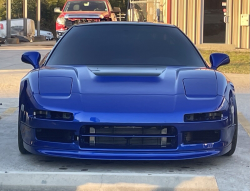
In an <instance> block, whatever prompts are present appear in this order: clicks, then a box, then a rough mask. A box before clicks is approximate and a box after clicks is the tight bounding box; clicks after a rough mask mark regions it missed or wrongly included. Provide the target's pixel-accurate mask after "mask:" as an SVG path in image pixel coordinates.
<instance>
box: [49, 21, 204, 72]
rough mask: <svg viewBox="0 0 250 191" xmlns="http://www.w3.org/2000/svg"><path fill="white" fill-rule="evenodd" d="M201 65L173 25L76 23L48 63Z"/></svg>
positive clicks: (198, 58) (198, 57)
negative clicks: (81, 24)
mask: <svg viewBox="0 0 250 191" xmlns="http://www.w3.org/2000/svg"><path fill="white" fill-rule="evenodd" d="M130 64H131V65H166V66H168V65H169V66H171V65H172V66H174V65H181V66H202V67H204V62H203V60H202V59H201V57H200V56H199V54H198V53H197V51H196V50H195V48H194V47H193V45H192V44H191V43H190V42H189V40H188V39H187V38H186V37H185V36H184V35H183V34H182V33H181V32H180V31H179V30H178V29H177V28H173V27H166V26H165V27H164V26H147V25H120V24H119V25H112V24H107V25H92V26H91V25H86V26H77V27H74V28H72V30H71V31H70V32H69V33H68V34H66V36H65V37H64V38H63V39H62V40H61V42H60V43H59V44H58V46H57V48H56V49H55V51H54V53H53V54H52V55H51V57H50V59H49V61H48V65H130Z"/></svg>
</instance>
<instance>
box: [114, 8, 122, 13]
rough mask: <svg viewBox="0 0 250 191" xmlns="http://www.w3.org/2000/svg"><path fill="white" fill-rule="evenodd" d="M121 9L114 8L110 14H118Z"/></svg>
mask: <svg viewBox="0 0 250 191" xmlns="http://www.w3.org/2000/svg"><path fill="white" fill-rule="evenodd" d="M120 12H121V8H120V7H114V8H113V11H112V13H120Z"/></svg>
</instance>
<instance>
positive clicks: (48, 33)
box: [35, 30, 54, 40]
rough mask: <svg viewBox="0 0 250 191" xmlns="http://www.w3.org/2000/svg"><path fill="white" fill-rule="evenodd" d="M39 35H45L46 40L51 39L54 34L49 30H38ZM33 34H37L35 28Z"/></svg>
mask: <svg viewBox="0 0 250 191" xmlns="http://www.w3.org/2000/svg"><path fill="white" fill-rule="evenodd" d="M40 35H42V36H45V39H46V40H53V39H54V35H53V33H52V32H50V31H45V30H40ZM35 36H37V30H35Z"/></svg>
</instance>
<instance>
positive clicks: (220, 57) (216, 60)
mask: <svg viewBox="0 0 250 191" xmlns="http://www.w3.org/2000/svg"><path fill="white" fill-rule="evenodd" d="M210 63H211V65H212V66H211V68H212V69H214V70H216V69H217V68H218V67H219V66H222V65H226V64H228V63H230V58H229V56H228V55H227V54H222V53H213V54H211V55H210Z"/></svg>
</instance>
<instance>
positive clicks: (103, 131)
mask: <svg viewBox="0 0 250 191" xmlns="http://www.w3.org/2000/svg"><path fill="white" fill-rule="evenodd" d="M80 133H81V135H80V137H81V138H80V147H82V148H91V147H94V148H124V149H126V148H127V149H133V148H135V149H143V148H144V149H147V148H167V149H175V148H177V140H178V139H177V131H176V128H175V127H163V126H160V127H150V126H142V127H138V126H84V127H82V128H81V132H80Z"/></svg>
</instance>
